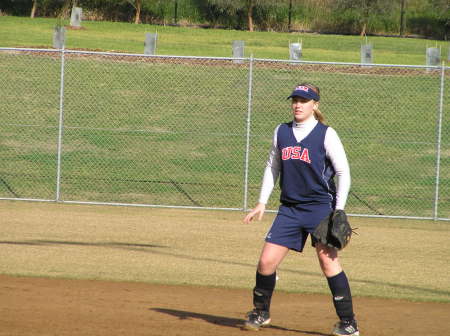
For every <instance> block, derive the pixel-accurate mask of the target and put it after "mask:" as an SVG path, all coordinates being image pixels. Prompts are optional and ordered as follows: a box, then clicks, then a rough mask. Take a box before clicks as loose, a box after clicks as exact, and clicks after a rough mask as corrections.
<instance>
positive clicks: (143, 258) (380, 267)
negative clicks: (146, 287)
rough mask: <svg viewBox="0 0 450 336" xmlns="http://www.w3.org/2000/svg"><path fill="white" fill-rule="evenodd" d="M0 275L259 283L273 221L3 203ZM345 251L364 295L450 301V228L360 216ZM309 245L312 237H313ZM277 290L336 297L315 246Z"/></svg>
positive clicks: (283, 270)
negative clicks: (261, 260) (259, 264)
mask: <svg viewBox="0 0 450 336" xmlns="http://www.w3.org/2000/svg"><path fill="white" fill-rule="evenodd" d="M0 216H2V218H3V222H2V225H1V226H0V235H1V236H2V239H1V242H0V244H1V246H2V248H1V249H0V258H1V260H2V263H1V264H0V273H1V274H9V275H22V276H36V277H50V278H71V279H97V280H114V281H138V282H149V283H159V284H174V285H190V286H216V287H228V288H248V289H249V288H250V287H251V286H253V279H254V272H255V265H256V262H257V259H258V256H259V251H260V248H261V246H262V243H263V237H264V234H265V232H266V231H267V230H268V227H269V226H270V224H271V221H272V219H273V215H272V214H266V216H265V217H264V219H263V221H261V222H255V223H252V224H250V225H244V224H243V223H242V219H243V216H244V214H243V213H242V212H230V211H207V210H182V209H178V210H177V209H149V208H127V207H111V206H86V205H84V206H82V205H66V204H54V203H36V202H34V203H33V202H10V201H2V202H0ZM351 222H352V225H353V226H354V227H358V230H357V231H358V233H359V234H358V235H355V236H354V237H353V238H352V241H351V243H350V245H349V246H348V247H347V248H346V249H345V250H344V251H342V252H341V254H340V258H341V262H342V264H343V266H344V269H345V270H346V273H347V274H348V276H349V278H350V279H351V284H352V293H353V295H354V296H356V297H361V296H372V297H384V298H391V299H392V298H397V299H407V300H413V301H436V302H447V303H448V302H450V288H449V284H448V277H449V272H450V269H449V265H450V263H449V261H450V260H449V255H450V249H449V246H448V244H447V240H448V233H449V225H448V223H444V222H433V221H414V220H410V221H404V220H393V219H389V220H386V219H362V218H352V219H351ZM308 244H309V241H308ZM278 274H279V277H280V280H279V281H278V283H277V290H279V291H286V292H301V293H323V294H327V293H328V287H327V284H326V281H325V279H324V277H323V276H322V274H321V271H320V268H319V265H318V262H317V258H316V256H315V252H314V250H313V249H312V248H310V247H309V246H308V248H306V249H305V252H304V253H303V254H301V255H300V254H297V253H293V252H292V253H290V254H289V255H288V257H287V258H286V259H285V261H284V262H283V264H282V265H281V267H280V269H279V272H278Z"/></svg>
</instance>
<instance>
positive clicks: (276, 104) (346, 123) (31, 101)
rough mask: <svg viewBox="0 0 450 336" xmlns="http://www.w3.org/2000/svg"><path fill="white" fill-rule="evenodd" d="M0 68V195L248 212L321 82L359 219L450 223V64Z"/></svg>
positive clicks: (30, 58)
mask: <svg viewBox="0 0 450 336" xmlns="http://www.w3.org/2000/svg"><path fill="white" fill-rule="evenodd" d="M0 70H1V76H0V101H1V102H2V103H1V105H0V120H1V126H0V127H1V132H0V153H1V157H2V159H1V160H0V199H9V200H11V199H14V200H39V201H58V202H68V203H74V202H75V203H89V204H114V205H134V206H156V207H188V208H201V209H204V208H206V209H229V210H246V209H247V208H249V207H251V206H253V205H254V204H255V203H256V201H257V199H258V196H259V188H260V183H261V179H262V173H263V170H264V165H265V160H266V159H267V154H268V150H269V147H270V143H271V138H272V134H273V130H274V128H275V127H276V125H277V124H279V123H281V122H286V121H289V120H290V119H291V114H290V106H289V102H287V101H286V97H287V96H288V95H289V94H290V92H291V90H292V88H293V87H294V86H295V85H296V84H297V83H299V82H304V81H307V82H313V83H315V84H316V85H318V86H319V87H320V88H321V92H322V99H321V110H322V112H323V113H324V114H325V116H326V118H327V122H328V124H329V125H330V126H332V127H333V128H334V129H336V131H337V132H338V134H339V136H340V137H341V140H342V142H343V143H344V146H345V148H346V152H347V156H348V158H349V162H350V167H351V173H352V189H351V192H350V195H349V199H348V203H347V211H348V212H349V213H351V214H353V215H358V216H377V217H401V218H423V219H435V220H437V219H439V220H450V169H449V167H450V164H449V163H450V161H449V153H450V131H449V122H450V117H449V113H448V111H449V106H450V97H449V94H450V90H449V88H448V85H447V87H446V86H445V82H446V81H447V80H448V77H449V72H448V68H447V67H444V66H442V67H430V66H428V67H426V66H401V65H378V64H369V65H367V64H365V65H361V64H352V63H326V62H302V61H281V60H266V59H253V58H240V59H236V58H217V57H216V58H210V57H178V56H149V55H136V54H122V53H101V52H87V51H74V50H55V49H17V48H0ZM278 194H279V190H275V191H274V194H273V195H272V197H271V201H270V203H269V205H268V208H269V209H276V207H277V203H278V201H277V199H278Z"/></svg>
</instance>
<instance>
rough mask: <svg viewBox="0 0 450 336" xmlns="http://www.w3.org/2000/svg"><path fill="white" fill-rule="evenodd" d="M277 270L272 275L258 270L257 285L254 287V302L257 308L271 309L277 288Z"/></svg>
mask: <svg viewBox="0 0 450 336" xmlns="http://www.w3.org/2000/svg"><path fill="white" fill-rule="evenodd" d="M276 278H277V275H276V272H275V273H273V274H271V275H262V274H260V273H259V272H258V271H257V272H256V285H255V288H253V304H254V306H255V308H256V309H259V310H266V311H269V310H270V301H271V300H272V293H273V290H274V289H275V283H276Z"/></svg>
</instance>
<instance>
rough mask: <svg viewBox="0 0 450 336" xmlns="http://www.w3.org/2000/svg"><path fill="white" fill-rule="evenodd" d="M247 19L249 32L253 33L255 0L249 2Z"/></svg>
mask: <svg viewBox="0 0 450 336" xmlns="http://www.w3.org/2000/svg"><path fill="white" fill-rule="evenodd" d="M247 18H248V30H249V31H251V32H252V31H253V0H248V11H247Z"/></svg>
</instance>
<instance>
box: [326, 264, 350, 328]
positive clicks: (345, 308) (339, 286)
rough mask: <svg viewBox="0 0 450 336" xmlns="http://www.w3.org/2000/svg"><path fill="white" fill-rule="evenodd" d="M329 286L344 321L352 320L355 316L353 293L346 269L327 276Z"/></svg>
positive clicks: (339, 314)
mask: <svg viewBox="0 0 450 336" xmlns="http://www.w3.org/2000/svg"><path fill="white" fill-rule="evenodd" d="M327 281H328V286H329V287H330V290H331V294H332V295H333V304H334V308H335V309H336V314H337V315H338V316H339V318H340V319H341V320H343V321H351V320H353V318H354V316H355V315H354V313H353V303H352V294H351V292H350V285H349V283H348V279H347V276H346V275H345V273H344V271H342V272H341V273H339V274H337V275H335V276H332V277H330V278H327Z"/></svg>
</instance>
